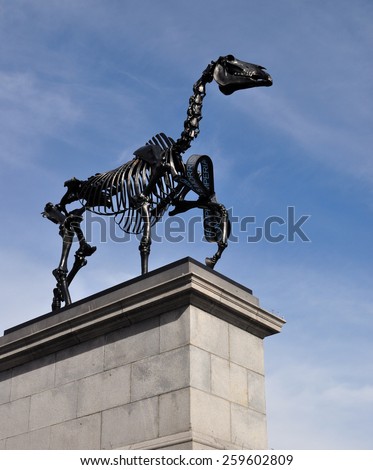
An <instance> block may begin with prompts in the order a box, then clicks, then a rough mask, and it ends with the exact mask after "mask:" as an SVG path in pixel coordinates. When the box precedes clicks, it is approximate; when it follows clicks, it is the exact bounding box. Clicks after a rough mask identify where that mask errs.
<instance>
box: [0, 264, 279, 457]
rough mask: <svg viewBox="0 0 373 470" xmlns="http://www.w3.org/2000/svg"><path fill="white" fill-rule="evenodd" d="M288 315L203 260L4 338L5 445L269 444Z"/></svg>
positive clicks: (1, 400) (1, 426)
mask: <svg viewBox="0 0 373 470" xmlns="http://www.w3.org/2000/svg"><path fill="white" fill-rule="evenodd" d="M283 323H284V322H283V321H282V320H281V319H279V318H277V317H275V316H274V315H272V314H269V313H268V312H265V311H264V310H263V309H261V308H260V307H259V303H258V300H257V299H256V298H255V297H253V296H252V295H251V294H250V292H249V291H248V290H247V289H245V288H244V287H242V286H239V285H237V284H235V283H230V282H229V280H228V279H226V278H223V277H221V276H219V275H217V274H216V273H215V272H213V271H211V270H208V269H206V268H204V267H203V266H201V265H199V264H196V263H195V262H193V261H191V260H189V259H188V260H184V262H179V263H175V265H172V266H171V267H169V268H168V269H167V268H165V269H163V270H159V271H157V272H155V273H153V274H152V273H149V275H148V276H145V277H140V278H138V279H137V280H134V281H131V282H129V283H125V284H123V285H121V286H118V287H117V288H114V289H112V290H110V291H105V292H103V293H101V294H100V295H97V296H94V297H93V298H90V299H87V301H86V302H81V303H79V304H77V305H72V306H71V308H69V309H67V310H65V311H62V312H60V313H58V314H55V315H50V316H46V317H43V318H41V319H40V321H35V322H31V323H30V324H28V325H24V326H22V327H20V328H19V329H17V330H15V331H13V332H10V333H9V334H8V335H6V336H4V337H3V338H0V449H100V448H101V449H112V448H118V449H119V448H122V449H242V448H244V449H246V448H258V449H259V448H265V447H266V445H267V437H266V415H265V383H264V354H263V337H265V336H268V335H270V334H274V333H276V332H278V331H280V329H281V326H282V324H283Z"/></svg>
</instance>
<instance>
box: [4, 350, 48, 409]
mask: <svg viewBox="0 0 373 470" xmlns="http://www.w3.org/2000/svg"><path fill="white" fill-rule="evenodd" d="M54 378H55V356H54V355H49V356H46V357H42V358H40V359H37V360H35V361H32V362H28V363H26V364H22V365H21V366H18V367H15V368H14V369H13V374H12V392H11V399H12V400H17V399H18V398H22V397H27V396H29V395H33V394H35V393H38V392H42V391H43V390H48V389H50V388H53V387H54Z"/></svg>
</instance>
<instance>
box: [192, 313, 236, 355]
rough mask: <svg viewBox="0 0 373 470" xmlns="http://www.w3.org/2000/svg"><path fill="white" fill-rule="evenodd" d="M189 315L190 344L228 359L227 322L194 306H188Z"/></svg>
mask: <svg viewBox="0 0 373 470" xmlns="http://www.w3.org/2000/svg"><path fill="white" fill-rule="evenodd" d="M190 315H191V319H190V324H191V326H190V328H191V331H190V341H191V344H193V345H194V346H197V347H199V348H201V349H205V350H206V351H209V352H211V353H213V354H215V355H216V356H220V357H223V358H225V359H228V358H229V339H228V323H227V322H225V321H224V320H221V319H220V318H217V317H214V316H213V315H210V314H209V313H207V312H204V311H203V310H201V309H199V308H196V307H194V306H191V307H190Z"/></svg>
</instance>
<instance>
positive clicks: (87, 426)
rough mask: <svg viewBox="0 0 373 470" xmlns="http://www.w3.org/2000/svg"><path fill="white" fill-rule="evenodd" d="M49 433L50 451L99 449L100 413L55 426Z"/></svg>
mask: <svg viewBox="0 0 373 470" xmlns="http://www.w3.org/2000/svg"><path fill="white" fill-rule="evenodd" d="M50 433H51V435H50V446H49V448H50V449H62V450H63V449H69V450H73V449H87V450H89V449H99V448H100V446H101V413H96V414H93V415H90V416H86V417H84V418H80V419H74V420H72V421H66V422H64V423H60V424H57V425H55V426H52V427H51V430H50Z"/></svg>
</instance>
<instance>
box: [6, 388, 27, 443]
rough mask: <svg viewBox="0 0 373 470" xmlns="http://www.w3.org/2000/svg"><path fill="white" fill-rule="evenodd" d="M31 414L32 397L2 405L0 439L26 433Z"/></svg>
mask: <svg viewBox="0 0 373 470" xmlns="http://www.w3.org/2000/svg"><path fill="white" fill-rule="evenodd" d="M29 414H30V397H27V398H20V399H19V400H15V401H13V402H10V403H4V404H3V405H0V423H1V425H0V439H4V438H6V437H11V436H15V435H17V434H22V433H24V432H26V431H27V430H28V421H29Z"/></svg>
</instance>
